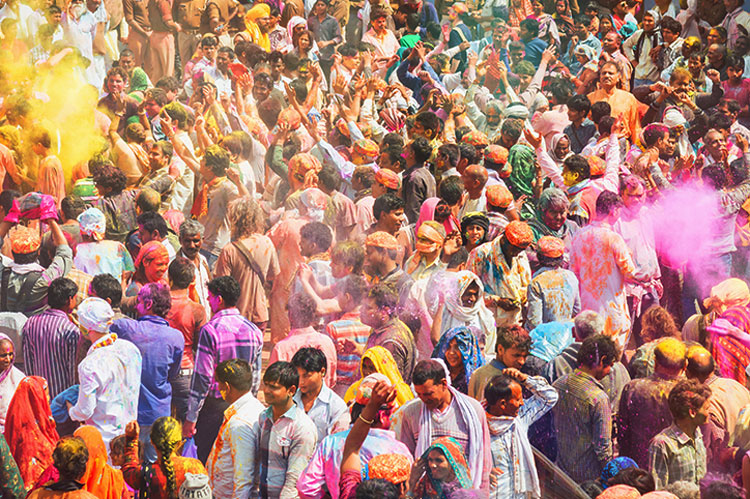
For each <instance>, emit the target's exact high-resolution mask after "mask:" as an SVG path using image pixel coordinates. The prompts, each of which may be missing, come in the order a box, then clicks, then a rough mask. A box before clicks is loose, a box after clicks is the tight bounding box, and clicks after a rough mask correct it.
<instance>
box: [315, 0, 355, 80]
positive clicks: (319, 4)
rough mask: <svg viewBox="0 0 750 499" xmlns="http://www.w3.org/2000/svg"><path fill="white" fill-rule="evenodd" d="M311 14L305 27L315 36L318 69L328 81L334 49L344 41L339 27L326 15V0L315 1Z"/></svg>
mask: <svg viewBox="0 0 750 499" xmlns="http://www.w3.org/2000/svg"><path fill="white" fill-rule="evenodd" d="M347 10H348V9H347ZM311 14H312V15H311V16H310V17H309V19H308V20H307V26H308V28H309V29H310V31H312V33H313V35H314V36H315V43H317V44H318V50H320V56H319V57H320V59H319V61H320V69H322V70H323V74H324V75H325V77H326V79H328V80H329V81H330V76H331V67H332V66H333V53H334V48H335V47H336V45H338V44H340V43H341V42H343V41H344V39H343V38H342V37H341V26H339V23H338V21H337V20H336V19H335V18H334V17H333V16H331V15H330V14H329V13H328V0H317V1H316V2H315V4H314V5H313V7H312V12H311ZM347 14H348V13H347Z"/></svg>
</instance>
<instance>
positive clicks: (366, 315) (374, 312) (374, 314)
mask: <svg viewBox="0 0 750 499" xmlns="http://www.w3.org/2000/svg"><path fill="white" fill-rule="evenodd" d="M360 320H361V321H362V324H365V325H367V326H370V327H372V328H374V329H377V328H379V327H380V326H382V325H383V324H384V323H385V320H386V316H385V313H384V312H383V311H381V310H380V309H379V308H378V306H377V305H376V304H375V300H373V299H370V298H368V299H366V300H365V302H364V304H363V305H362V309H361V311H360Z"/></svg>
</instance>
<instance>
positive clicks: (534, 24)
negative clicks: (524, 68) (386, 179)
mask: <svg viewBox="0 0 750 499" xmlns="http://www.w3.org/2000/svg"><path fill="white" fill-rule="evenodd" d="M518 36H519V37H520V38H521V41H522V42H523V45H524V52H525V55H524V56H523V59H524V60H525V61H529V62H530V63H531V64H533V65H534V67H539V65H540V63H541V62H542V53H543V52H544V49H546V48H547V45H548V43H547V42H546V41H544V40H542V39H541V38H539V21H537V20H536V19H524V20H523V21H521V25H520V30H519V32H518Z"/></svg>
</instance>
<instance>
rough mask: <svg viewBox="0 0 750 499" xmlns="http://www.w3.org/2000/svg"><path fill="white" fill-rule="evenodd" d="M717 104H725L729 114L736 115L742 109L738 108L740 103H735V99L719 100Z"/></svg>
mask: <svg viewBox="0 0 750 499" xmlns="http://www.w3.org/2000/svg"><path fill="white" fill-rule="evenodd" d="M719 104H725V105H726V106H727V111H729V112H730V113H738V112H740V110H741V109H742V106H740V103H739V102H737V101H736V100H735V99H727V98H724V99H721V101H719Z"/></svg>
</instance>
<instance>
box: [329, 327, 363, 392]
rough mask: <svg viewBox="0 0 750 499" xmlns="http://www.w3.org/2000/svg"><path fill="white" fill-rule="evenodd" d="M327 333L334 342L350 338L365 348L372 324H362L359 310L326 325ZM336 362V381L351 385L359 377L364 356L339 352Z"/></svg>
mask: <svg viewBox="0 0 750 499" xmlns="http://www.w3.org/2000/svg"><path fill="white" fill-rule="evenodd" d="M326 334H327V335H328V336H330V337H331V339H332V340H333V342H334V344H336V343H338V342H339V341H341V340H344V339H348V340H351V341H352V342H354V343H355V344H356V345H357V346H360V347H362V349H363V350H364V347H365V345H366V344H367V337H368V336H369V335H370V326H366V325H364V324H362V321H360V319H359V312H348V313H346V314H344V315H342V316H341V318H340V319H339V320H337V321H332V322H329V323H328V324H327V325H326ZM338 357H339V358H338V363H337V364H336V383H337V384H340V385H343V386H351V385H352V384H353V383H354V382H355V381H357V380H358V379H359V363H360V361H361V360H362V357H360V356H359V355H357V354H356V353H339V356H338Z"/></svg>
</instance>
